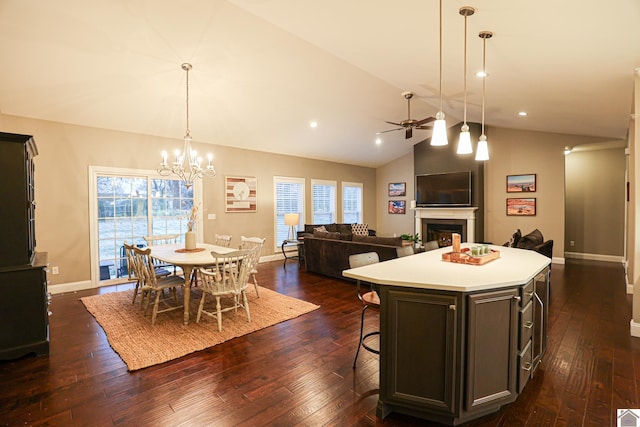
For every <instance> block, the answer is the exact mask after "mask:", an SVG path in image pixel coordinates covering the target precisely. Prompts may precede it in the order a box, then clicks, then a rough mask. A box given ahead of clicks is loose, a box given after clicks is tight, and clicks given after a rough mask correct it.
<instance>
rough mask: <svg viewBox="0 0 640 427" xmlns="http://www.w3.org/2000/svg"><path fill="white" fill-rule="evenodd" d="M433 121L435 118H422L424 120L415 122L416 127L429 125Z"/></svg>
mask: <svg viewBox="0 0 640 427" xmlns="http://www.w3.org/2000/svg"><path fill="white" fill-rule="evenodd" d="M434 120H435V118H434V117H427V118H424V119H422V120H418V121H417V122H416V126H420V125H423V124H425V123H431V122H432V121H434Z"/></svg>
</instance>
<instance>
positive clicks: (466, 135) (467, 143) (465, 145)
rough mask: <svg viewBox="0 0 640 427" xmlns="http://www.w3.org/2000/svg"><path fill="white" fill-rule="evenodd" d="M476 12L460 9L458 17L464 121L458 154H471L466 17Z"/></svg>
mask: <svg viewBox="0 0 640 427" xmlns="http://www.w3.org/2000/svg"><path fill="white" fill-rule="evenodd" d="M475 12H476V10H475V9H474V8H472V7H470V6H463V7H461V8H460V15H462V16H464V120H463V123H462V128H461V129H460V137H459V139H458V150H457V153H458V154H471V153H472V152H473V148H471V133H470V132H469V125H467V16H471V15H473V14H474V13H475Z"/></svg>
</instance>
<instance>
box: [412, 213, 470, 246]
mask: <svg viewBox="0 0 640 427" xmlns="http://www.w3.org/2000/svg"><path fill="white" fill-rule="evenodd" d="M476 209H478V208H476V207H470V208H416V209H415V229H416V231H417V232H419V233H420V238H421V240H422V241H423V242H428V241H430V240H436V241H438V245H439V246H441V247H442V246H449V245H451V234H452V233H458V234H460V237H461V239H460V240H461V241H462V242H469V243H473V242H475V235H476V231H475V223H476V215H475V211H476Z"/></svg>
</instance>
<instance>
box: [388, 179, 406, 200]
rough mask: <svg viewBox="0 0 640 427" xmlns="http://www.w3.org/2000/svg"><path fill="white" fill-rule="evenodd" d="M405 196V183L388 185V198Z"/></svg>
mask: <svg viewBox="0 0 640 427" xmlns="http://www.w3.org/2000/svg"><path fill="white" fill-rule="evenodd" d="M406 195H407V183H406V182H392V183H390V184H389V197H404V196H406Z"/></svg>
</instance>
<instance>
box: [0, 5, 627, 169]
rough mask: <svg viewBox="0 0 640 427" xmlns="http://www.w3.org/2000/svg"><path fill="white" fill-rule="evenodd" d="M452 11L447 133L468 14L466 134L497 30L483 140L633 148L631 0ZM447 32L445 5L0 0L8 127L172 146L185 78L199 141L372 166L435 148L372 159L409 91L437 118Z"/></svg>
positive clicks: (397, 135)
mask: <svg viewBox="0 0 640 427" xmlns="http://www.w3.org/2000/svg"><path fill="white" fill-rule="evenodd" d="M443 3H444V5H443V26H442V32H443V83H442V84H443V94H444V106H443V107H444V111H445V113H446V115H447V121H448V124H449V126H452V125H453V124H455V123H456V122H458V121H460V120H461V119H462V115H463V112H462V111H463V105H462V99H463V96H462V95H463V69H462V68H463V65H462V64H463V30H464V19H463V17H462V16H461V15H459V13H458V10H459V8H460V7H461V6H465V5H470V6H473V7H475V8H476V9H477V11H476V13H475V14H474V15H473V16H471V17H469V18H468V33H469V36H468V75H469V77H468V92H469V95H468V102H469V106H468V120H469V121H474V122H479V121H480V116H481V109H480V104H481V81H480V80H479V79H478V78H476V77H475V76H474V73H475V71H477V70H479V69H480V68H481V66H482V40H481V39H480V38H479V37H478V33H479V32H480V31H483V30H489V31H492V32H493V33H494V37H493V38H491V39H489V40H488V41H487V49H486V50H487V71H488V72H489V74H490V76H489V78H488V79H487V82H486V124H487V125H489V126H491V125H495V126H502V127H511V128H518V129H530V130H540V131H548V132H558V133H568V134H577V135H589V136H597V137H602V138H603V140H608V139H619V138H625V137H626V135H627V129H628V126H629V120H630V113H631V106H632V97H633V81H634V78H633V77H634V70H635V69H637V68H639V67H640V1H639V0H617V1H616V2H614V3H611V2H603V1H600V0H585V1H577V0H565V1H557V0H539V1H536V2H525V1H522V0H512V1H504V0H482V1H481V0H476V2H475V3H474V2H473V1H471V2H466V1H465V2H461V1H456V0H447V1H444V2H443ZM438 28H439V27H438V1H436V0H429V1H427V0H396V1H390V0H386V1H383V0H366V1H365V0H322V1H318V0H315V1H311V0H229V1H222V0H182V1H180V2H178V1H168V0H162V1H159V0H155V1H152V0H57V1H47V0H0V57H1V58H2V66H1V67H0V111H1V112H2V113H4V114H10V115H18V116H25V117H33V118H38V119H44V120H53V121H59V122H65V123H72V124H78V125H87V126H94V127H99V128H107V129H115V130H121V131H127V132H136V133H143V134H150V135H157V136H166V137H172V138H177V139H180V138H181V137H182V135H184V131H185V72H184V71H183V70H182V69H181V67H180V65H181V64H182V63H183V62H190V63H191V64H193V70H192V72H191V74H190V115H191V118H190V128H191V134H192V136H193V138H194V140H196V141H200V142H206V143H211V144H221V145H229V146H234V147H241V148H248V149H255V150H260V151H271V152H277V153H286V154H292V155H297V156H303V157H311V158H318V159H325V160H332V161H339V162H343V163H351V164H358V165H364V166H374V167H375V166H379V165H382V164H384V163H387V162H389V161H391V160H393V159H395V158H397V157H399V156H401V155H403V154H406V153H408V152H410V151H411V149H412V145H413V144H415V143H416V142H419V141H421V140H423V139H425V138H427V137H429V136H430V133H431V131H428V130H422V131H414V137H413V138H412V139H410V140H405V139H404V134H403V132H400V131H399V132H391V133H386V134H384V135H383V144H381V145H379V146H377V145H375V144H374V140H375V136H376V135H375V133H376V132H377V131H382V130H386V129H390V128H393V126H390V125H388V124H386V123H385V120H390V121H400V120H403V119H406V118H407V117H406V115H407V111H406V102H405V100H404V98H403V97H402V96H401V92H403V91H406V90H411V91H413V92H415V93H416V98H414V101H413V102H412V114H411V116H412V118H414V119H421V118H424V117H427V116H434V115H435V113H436V111H437V109H438V105H439V95H438V93H439V92H438V87H439V67H438V65H439V61H438V33H439V31H438ZM520 110H525V111H527V112H528V113H529V115H528V116H527V117H524V118H523V117H519V116H518V115H517V113H518V111H520ZM311 120H316V121H317V122H318V123H319V126H318V127H317V128H316V129H311V128H310V127H309V122H310V121H311ZM488 135H489V138H490V137H491V135H490V132H488Z"/></svg>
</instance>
